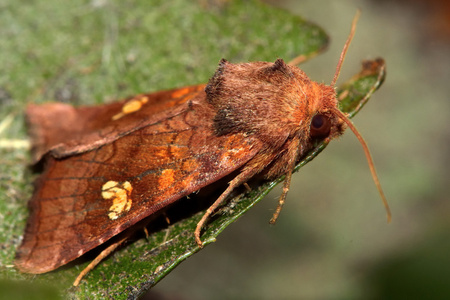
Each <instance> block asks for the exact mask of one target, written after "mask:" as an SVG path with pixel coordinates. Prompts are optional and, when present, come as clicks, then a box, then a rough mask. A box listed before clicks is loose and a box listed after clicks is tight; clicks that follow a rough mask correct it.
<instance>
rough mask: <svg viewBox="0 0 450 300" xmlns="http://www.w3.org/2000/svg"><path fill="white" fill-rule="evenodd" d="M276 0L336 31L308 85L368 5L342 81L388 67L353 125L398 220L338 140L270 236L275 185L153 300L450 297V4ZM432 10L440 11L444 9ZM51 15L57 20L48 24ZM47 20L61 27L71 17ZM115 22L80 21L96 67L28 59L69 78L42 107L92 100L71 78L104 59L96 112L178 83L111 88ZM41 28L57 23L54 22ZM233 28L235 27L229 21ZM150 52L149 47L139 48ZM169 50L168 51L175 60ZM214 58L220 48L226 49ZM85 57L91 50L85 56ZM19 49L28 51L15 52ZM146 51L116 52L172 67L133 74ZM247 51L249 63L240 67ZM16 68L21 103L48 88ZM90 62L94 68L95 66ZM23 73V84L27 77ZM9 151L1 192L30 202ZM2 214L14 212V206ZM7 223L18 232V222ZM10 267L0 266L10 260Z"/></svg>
mask: <svg viewBox="0 0 450 300" xmlns="http://www.w3.org/2000/svg"><path fill="white" fill-rule="evenodd" d="M107 2H108V1H106V0H97V1H92V2H90V3H89V5H85V6H76V5H75V4H74V5H73V6H71V5H70V4H64V5H66V6H67V9H68V10H71V11H72V13H74V14H75V15H77V14H78V15H79V16H80V18H81V16H89V14H90V11H89V10H90V9H96V7H101V6H102V5H105V3H107ZM203 2H205V3H208V2H210V1H203ZM272 2H274V3H273V4H274V5H277V6H281V7H284V8H285V9H287V10H289V11H291V12H292V13H293V14H298V15H301V16H302V17H304V18H306V19H308V20H310V21H313V22H315V23H317V24H318V25H319V26H321V27H322V28H324V29H325V30H326V31H327V32H328V34H329V36H330V37H331V43H330V47H329V49H328V51H326V52H325V53H324V54H322V55H320V56H318V57H316V58H314V59H313V60H311V61H309V62H307V63H305V64H303V65H302V66H301V67H302V69H303V70H304V71H305V72H306V73H307V74H309V76H310V77H311V78H312V79H313V80H316V81H322V82H325V83H329V82H330V81H331V79H332V77H333V74H334V70H335V66H336V62H337V59H338V56H339V54H340V52H341V49H342V46H343V44H344V41H345V39H346V37H347V35H348V31H349V27H350V23H351V20H352V18H353V16H354V14H355V11H356V9H357V8H361V9H362V16H361V19H360V21H359V23H358V28H357V33H356V36H355V38H354V40H353V43H352V45H351V47H350V50H349V52H348V55H347V59H346V61H345V64H344V68H343V70H342V73H341V77H340V78H341V79H342V80H345V79H347V78H349V77H350V76H351V75H353V74H355V73H356V72H357V71H358V70H359V68H360V62H361V60H363V59H369V58H375V57H378V56H380V57H383V58H384V59H385V60H386V63H387V72H388V75H387V80H386V81H385V83H384V85H383V86H382V88H381V89H380V90H379V91H377V92H376V93H375V95H374V97H373V99H372V100H371V101H370V102H369V104H368V105H367V106H366V107H365V109H364V110H363V111H362V112H361V113H360V114H359V115H358V116H356V117H355V119H353V121H354V123H355V124H356V126H357V127H358V129H359V130H360V132H361V133H362V134H363V136H364V137H365V139H366V141H367V142H368V144H369V146H370V148H371V151H372V154H373V156H374V160H375V163H376V167H377V170H378V173H379V177H380V179H381V183H382V185H383V187H384V190H385V192H386V194H387V197H388V199H389V202H390V205H391V209H392V213H393V221H392V223H391V224H386V221H385V215H384V210H383V207H382V204H381V201H380V199H379V196H378V194H377V191H376V189H375V186H374V184H373V182H372V179H371V176H370V173H369V170H368V167H367V163H366V161H365V158H364V154H363V152H362V150H361V147H360V145H359V144H358V142H357V140H356V138H355V137H354V136H353V135H352V134H351V133H350V132H348V133H346V134H345V135H344V136H343V137H342V138H341V139H340V140H339V141H334V142H332V143H331V144H330V146H329V147H328V148H327V149H326V151H324V152H323V153H322V154H321V155H320V157H319V158H317V159H315V160H314V161H313V162H312V163H310V164H308V165H307V166H306V167H304V168H303V169H302V170H301V171H300V172H299V173H296V174H294V176H293V182H292V185H291V191H290V193H289V196H288V199H287V203H286V205H285V208H284V210H283V212H282V214H281V216H280V218H279V220H278V222H277V224H276V225H275V226H269V225H268V220H269V219H270V217H271V215H272V212H273V210H274V209H275V207H276V203H277V200H278V196H279V194H280V190H279V189H276V190H275V191H274V192H272V193H271V194H270V195H269V196H267V197H266V199H264V200H263V201H261V202H260V203H259V204H258V205H257V206H256V207H255V208H254V209H252V210H251V211H250V212H249V213H247V214H246V215H245V216H244V217H243V218H241V219H240V220H239V221H238V222H236V223H235V224H233V225H232V226H230V227H229V228H228V229H227V230H225V232H224V233H223V234H222V235H221V236H220V237H219V238H218V240H217V242H216V243H214V244H212V245H210V246H208V247H206V248H205V249H204V250H202V251H201V252H200V253H198V254H196V255H194V256H193V257H192V258H190V259H188V260H187V261H185V262H184V263H182V264H181V265H180V266H179V267H178V268H177V269H176V270H175V271H173V272H172V273H171V274H170V275H169V276H167V277H166V278H165V279H164V280H163V281H162V282H161V283H159V284H158V285H157V286H156V287H154V288H153V289H152V290H151V292H150V293H149V295H148V297H149V298H150V297H151V298H152V299H155V298H163V299H212V298H214V299H230V298H233V299H239V298H240V299H252V298H253V299H370V298H372V299H380V298H383V299H388V298H391V299H401V298H407V297H408V296H410V297H412V296H414V298H427V299H430V298H432V299H439V298H442V299H448V298H449V296H450V255H449V254H450V245H449V244H450V242H449V241H448V232H449V230H450V222H449V215H450V204H449V201H448V200H449V199H448V198H449V196H447V194H448V193H447V185H448V183H449V171H448V165H449V163H448V153H449V152H450V151H449V138H450V132H449V131H450V129H449V127H448V126H446V125H445V124H446V121H447V118H448V116H449V112H450V107H449V106H450V105H449V101H448V99H449V96H448V95H449V92H450V87H449V84H448V82H449V78H450V76H449V75H450V56H449V55H448V53H450V51H449V50H450V36H449V34H448V33H449V31H446V30H448V29H446V28H447V27H446V24H447V23H446V20H447V19H446V15H445V14H444V13H443V12H445V11H446V10H445V9H446V7H444V6H437V7H438V8H437V10H436V12H435V11H433V10H432V9H433V7H434V6H432V5H431V4H429V5H427V9H424V8H423V7H420V6H415V5H412V3H411V2H407V1H405V2H402V1H396V2H394V1H392V2H389V1H385V2H379V1H378V2H377V1H368V0H367V1H362V0H360V1H357V0H355V1H350V0H341V1H331V0H322V1H311V0H309V1H282V0H279V1H272ZM416 2H419V1H416ZM416 2H414V3H416ZM10 3H11V2H10V1H6V0H1V1H0V9H2V8H5V7H7V6H8V8H11V5H10ZM36 3H39V1H36ZM42 3H44V1H42ZM430 3H433V5H439V2H438V1H434V2H430ZM435 3H437V4H435ZM442 3H445V1H442ZM30 4H32V5H30ZM55 5H56V4H55ZM61 5H62V4H61ZM37 6H39V5H37ZM37 6H36V5H35V2H33V1H19V2H17V6H14V9H16V10H17V12H14V11H12V12H11V14H10V15H9V18H10V19H8V18H6V17H5V16H7V14H4V15H3V16H4V18H3V20H2V22H4V23H3V24H10V25H11V27H10V28H9V27H8V29H9V30H10V31H9V32H10V33H11V34H14V33H20V32H21V28H20V26H21V24H22V25H23V26H24V27H27V26H30V24H28V23H27V22H35V20H36V19H35V18H31V17H30V16H32V15H33V14H35V13H36V12H35V11H33V8H36V7H37ZM143 13H144V12H143ZM145 13H154V14H164V13H168V12H165V11H159V12H158V11H149V12H145ZM190 13H192V12H188V11H186V12H183V14H187V15H189V14H190ZM17 16H22V17H23V18H24V20H23V21H21V20H16V19H15V18H16V17H17ZM53 17H55V16H51V18H53ZM60 17H61V18H64V15H63V14H61V15H60ZM196 17H198V15H196ZM41 18H46V16H41ZM447 18H448V17H447ZM49 20H50V16H49ZM19 21H20V22H19ZM51 21H53V23H57V24H64V20H56V21H55V20H51ZM21 22H24V23H21ZM114 22H115V21H114V18H113V17H112V16H111V15H109V14H107V13H105V14H104V19H103V22H102V23H101V24H96V23H89V22H86V21H85V22H83V23H82V24H83V25H82V26H83V28H80V29H79V30H81V31H83V30H84V31H90V30H92V31H93V32H98V33H95V34H93V36H97V38H98V41H99V49H101V51H103V52H102V62H98V61H96V60H95V56H93V58H92V61H91V62H90V64H87V65H85V66H77V67H76V68H74V67H73V66H72V65H71V63H72V62H71V61H58V59H59V57H60V56H61V55H52V52H51V51H50V52H48V53H47V52H44V53H37V54H36V53H33V52H30V53H29V56H30V59H31V60H30V61H33V60H32V59H33V55H37V56H39V57H41V56H40V55H45V56H46V57H45V59H43V60H42V61H43V62H45V61H46V60H47V61H52V62H53V66H51V65H46V64H44V63H43V64H42V65H41V66H39V67H40V68H42V69H44V70H45V68H55V67H59V68H61V74H62V76H59V77H57V80H59V81H60V82H57V83H55V82H50V83H47V84H48V86H50V87H52V86H56V87H58V88H57V89H56V90H50V91H49V90H48V89H45V87H44V88H43V89H44V91H45V92H46V93H47V94H44V95H40V94H39V93H40V92H41V91H36V94H39V95H40V96H39V97H41V98H40V99H42V98H45V97H50V96H53V95H59V96H58V98H60V100H61V99H62V100H64V99H66V98H68V99H71V101H74V100H75V101H77V97H76V95H75V96H74V95H70V92H71V91H73V90H76V91H77V93H78V95H81V97H83V96H85V95H86V94H87V93H88V91H85V90H83V87H84V86H85V85H84V83H79V82H74V81H73V80H72V79H71V78H72V77H74V76H77V74H79V73H80V72H81V73H82V72H86V73H85V74H88V75H86V76H83V79H81V80H86V81H89V80H91V78H90V75H89V74H90V73H89V72H90V70H89V68H90V67H92V66H94V67H96V64H97V63H98V64H105V63H109V62H112V63H111V65H113V66H115V70H111V69H108V71H109V72H110V73H109V76H108V78H109V79H108V81H105V82H102V83H101V84H102V87H101V88H99V89H97V90H96V91H97V93H98V94H95V95H90V97H91V98H92V99H94V100H95V101H98V102H101V101H103V100H105V99H113V98H115V97H116V96H118V95H119V96H126V95H129V94H133V93H136V91H145V90H148V88H146V86H148V84H151V86H152V87H157V88H168V87H172V86H177V85H179V84H178V83H177V82H175V78H177V77H176V75H177V76H178V75H179V74H175V75H171V74H170V73H167V74H152V73H150V72H148V74H146V72H140V73H139V74H141V76H142V78H135V77H134V78H135V80H136V82H131V83H130V82H127V85H124V86H123V88H122V90H119V91H118V92H117V91H116V89H117V85H118V84H120V83H122V81H124V80H123V78H122V70H124V69H125V67H124V66H122V65H121V63H122V62H118V61H116V60H115V57H114V52H112V50H111V49H112V48H109V47H108V43H107V41H114V38H115V37H114V33H115V26H116V24H115V23H114ZM44 24H46V25H45V26H51V24H52V22H49V23H48V24H47V23H45V22H44ZM104 24H107V25H108V26H106V27H107V30H105V28H103V27H102V26H103V25H104ZM177 25H178V26H182V24H177ZM31 26H33V24H31ZM130 26H131V27H132V24H131V25H130ZM147 26H149V27H151V26H155V24H147ZM183 30H187V29H186V28H180V35H181V32H184V31H183ZM230 31H231V32H232V31H233V28H232V24H230ZM9 38H10V37H9V36H7V35H5V36H2V37H1V38H0V43H3V44H4V45H10V44H8V43H7V42H8V39H9ZM55 39H56V40H53V41H51V44H52V45H53V47H54V48H53V50H52V51H53V52H54V51H57V49H58V45H65V43H67V42H68V41H70V39H71V37H70V34H68V35H67V36H64V35H60V36H57V37H55ZM102 41H106V43H105V44H104V43H103V42H102ZM174 41H180V45H176V46H177V47H187V48H186V51H198V48H201V45H198V46H195V45H184V44H183V43H182V41H183V39H182V36H181V37H180V36H178V37H167V38H166V40H165V41H162V42H161V43H167V44H169V43H171V42H174ZM90 42H92V41H89V40H85V41H81V43H86V45H87V44H88V43H90ZM144 42H147V41H144V40H143V43H144ZM24 43H25V44H26V43H29V44H27V45H26V46H24V48H27V47H30V46H29V45H33V44H34V45H36V51H38V52H39V51H43V50H42V49H44V50H45V45H46V43H49V41H45V40H41V39H40V37H39V36H33V35H31V36H27V40H26V41H24ZM272 43H273V45H274V47H279V48H280V49H282V47H283V45H277V41H276V40H274V41H272ZM25 44H24V45H25ZM163 48H164V47H160V48H158V49H163ZM169 48H170V47H168V50H167V51H168V55H170V52H171V50H170V49H169ZM218 48H219V49H220V45H218ZM86 49H90V47H88V46H86ZM8 50H9V51H12V50H14V49H8ZM17 51H18V52H20V51H21V49H17ZM76 51H79V53H75V54H73V55H74V56H75V57H76V56H77V55H78V56H82V55H86V56H88V55H90V54H89V53H83V44H82V45H81V47H79V48H78V49H77V50H76ZM99 51H100V50H99ZM143 51H164V50H153V49H142V47H140V45H135V47H134V48H133V47H132V48H131V51H130V52H129V53H121V55H122V56H123V57H126V59H125V60H124V62H125V63H126V64H129V65H127V66H126V68H127V69H128V70H133V69H135V68H141V69H142V68H143V67H145V65H146V64H150V63H154V64H160V63H161V64H164V63H166V62H158V61H156V62H150V61H148V62H147V61H146V62H142V61H140V62H139V64H134V61H135V60H136V58H137V59H139V58H140V53H141V52H143ZM236 51H237V50H236ZM279 53H282V50H280V51H279ZM218 55H219V56H220V53H218ZM245 55H246V54H242V56H243V57H245ZM143 57H146V56H143ZM14 59H15V57H14V56H11V57H9V56H8V57H5V56H2V54H1V53H0V61H1V64H2V71H1V72H0V82H2V84H3V83H5V82H9V81H13V80H14V79H15V78H19V79H20V80H21V81H20V82H21V84H22V85H23V86H24V89H23V91H22V90H16V91H14V96H15V97H17V98H20V99H26V100H27V101H33V100H35V98H36V97H37V96H36V95H30V94H25V91H27V87H28V88H29V87H30V86H32V87H35V86H40V83H39V82H38V83H36V81H40V80H41V81H42V82H43V83H45V82H46V80H48V78H45V72H43V73H44V77H39V78H37V76H33V75H34V74H33V73H32V72H33V70H35V69H36V65H23V66H22V68H21V69H19V70H20V74H19V73H11V72H9V70H10V69H12V70H17V68H9V66H12V65H15V64H19V63H20V64H23V62H16V61H14ZM190 59H191V58H189V57H188V56H186V57H180V58H179V59H178V60H176V61H175V62H172V63H171V64H170V63H169V64H167V66H164V67H167V68H172V67H177V66H178V65H187V66H188V68H187V70H192V69H195V68H196V67H197V66H198V65H200V64H202V63H203V62H202V57H198V58H197V60H196V61H192V60H190ZM261 59H264V58H261ZM85 61H88V62H89V59H87V60H85ZM75 62H76V61H75ZM65 67H68V68H67V70H68V71H67V70H64V68H65ZM42 69H41V71H42ZM100 69H101V67H100ZM209 69H210V68H204V67H203V69H202V71H201V72H196V71H192V72H189V71H188V72H187V73H186V75H185V77H186V79H185V81H184V82H185V83H186V84H187V83H197V82H202V81H204V80H205V78H203V74H202V72H203V73H207V72H210V70H209ZM51 72H54V70H52V71H51ZM51 72H50V71H49V74H50V73H51ZM23 74H28V76H26V77H25V79H24V77H23ZM39 74H40V73H39ZM39 76H41V74H40V75H39ZM52 80H54V79H52ZM149 82H150V83H149ZM78 84H79V87H77V88H75V89H74V87H73V85H78ZM158 85H159V86H158ZM152 89H153V88H152ZM68 93H69V94H68ZM78 100H79V99H78ZM0 101H2V110H3V111H2V116H5V115H7V114H8V113H10V112H12V113H13V114H16V115H15V116H17V113H20V112H17V105H16V104H15V103H14V100H13V99H12V98H11V97H10V96H9V95H8V86H1V87H0ZM3 135H4V136H2V137H8V138H13V137H20V138H23V137H24V135H23V126H22V125H21V122H13V123H12V125H11V126H10V127H9V128H8V131H7V132H6V134H5V133H3ZM1 154H2V158H1V163H2V164H3V165H4V166H5V165H7V164H11V170H13V171H12V173H10V174H2V175H1V178H0V179H1V182H0V183H1V184H2V188H4V190H5V191H6V192H5V193H6V196H7V197H8V198H11V199H15V200H14V201H24V200H23V199H26V198H27V197H28V196H29V194H30V192H31V186H24V187H23V190H22V191H20V192H19V194H17V193H18V192H17V189H9V188H8V186H9V184H10V183H11V182H13V181H20V180H21V178H22V176H23V174H22V173H21V172H24V171H23V169H24V167H25V165H23V166H20V167H19V168H16V167H12V165H15V164H17V161H20V162H23V161H25V158H24V157H23V156H24V155H25V154H23V153H22V152H18V154H17V152H16V153H12V152H11V151H4V150H2V152H1ZM18 156H19V157H18ZM21 170H22V171H21ZM0 205H7V206H8V205H10V207H14V206H15V204H14V203H13V204H8V203H0ZM22 213H23V212H22ZM11 215H14V211H11ZM0 217H1V220H0V222H6V221H7V220H8V222H10V221H9V219H8V217H9V216H8V215H1V216H0ZM10 227H11V228H13V227H14V224H11V226H10ZM7 228H8V227H7ZM15 238H18V237H15ZM2 267H5V264H4V263H3V262H2ZM6 267H7V266H6Z"/></svg>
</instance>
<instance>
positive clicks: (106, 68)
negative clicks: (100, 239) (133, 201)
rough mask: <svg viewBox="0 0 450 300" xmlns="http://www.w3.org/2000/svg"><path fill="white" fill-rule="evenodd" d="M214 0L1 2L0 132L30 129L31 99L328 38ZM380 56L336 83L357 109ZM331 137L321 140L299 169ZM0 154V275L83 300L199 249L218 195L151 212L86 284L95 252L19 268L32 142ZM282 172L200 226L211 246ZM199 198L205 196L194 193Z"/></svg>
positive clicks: (141, 82) (80, 92) (65, 96)
mask: <svg viewBox="0 0 450 300" xmlns="http://www.w3.org/2000/svg"><path fill="white" fill-rule="evenodd" d="M212 2H213V3H214V1H212ZM208 3H211V1H210V2H208V1H200V2H199V3H197V2H193V1H182V0H177V1H156V0H153V1H143V0H142V1H91V2H88V1H81V0H76V1H70V3H67V1H66V2H63V1H56V0H49V1H37V2H36V3H35V2H32V3H28V4H26V5H24V4H19V3H17V2H15V1H10V3H6V4H4V5H3V6H2V10H0V34H1V35H2V37H5V38H3V39H0V51H1V53H2V56H0V63H1V65H2V66H4V68H3V70H7V72H4V74H3V75H1V76H0V107H1V110H0V118H1V120H4V119H5V118H6V117H7V116H12V117H13V122H12V123H11V124H10V125H9V126H8V128H7V129H6V130H4V131H3V132H0V138H1V139H7V140H12V139H17V138H21V139H26V134H25V128H24V126H23V118H22V111H23V110H24V107H25V105H26V103H29V102H35V103H40V102H44V101H52V100H59V101H67V102H70V103H75V104H93V103H101V102H105V101H112V100H114V99H117V98H121V97H125V96H129V95H133V94H137V93H140V92H150V91H155V90H160V89H166V88H171V87H177V86H183V85H188V84H196V83H200V82H206V81H207V80H208V79H209V77H210V76H211V75H212V74H213V73H214V70H215V69H216V66H217V63H218V61H219V60H220V58H222V57H224V58H226V59H228V60H230V61H232V62H241V61H255V60H262V61H274V60H275V59H276V58H278V57H282V58H285V59H286V61H289V60H290V59H292V58H294V57H296V56H298V55H305V56H306V57H310V56H314V55H315V54H316V53H318V52H319V51H321V50H322V49H324V48H325V47H326V45H327V43H328V37H327V36H326V34H325V33H324V31H323V30H322V29H321V28H319V27H317V26H316V25H313V24H312V23H309V22H307V21H304V20H303V19H301V18H300V17H297V16H292V15H290V14H288V13H287V12H285V11H282V10H279V9H275V8H273V7H268V6H266V5H263V4H261V3H259V2H257V1H229V2H227V3H226V4H217V5H213V4H208ZM217 3H222V2H221V1H217ZM43 16H48V17H43ZM319 59H320V58H319ZM382 65H383V63H382V62H381V61H378V62H372V64H370V63H369V64H366V68H365V69H364V71H363V72H361V73H360V74H359V75H357V76H355V77H354V78H352V79H351V80H350V81H348V82H347V83H345V84H344V85H343V87H342V88H341V89H339V90H338V96H339V98H340V99H342V102H341V109H342V110H343V111H345V112H348V113H350V115H351V116H353V115H354V114H355V113H356V112H357V111H358V110H359V109H360V108H361V107H362V105H363V103H365V102H366V101H367V99H368V97H365V96H367V95H369V97H370V95H371V94H372V93H373V92H374V91H375V90H376V89H377V88H378V87H379V86H380V84H381V83H382V81H383V79H384V69H383V68H381V66H382ZM368 66H370V67H368ZM361 103H362V104H361ZM0 128H1V125H0ZM325 146H326V145H325V144H321V145H318V146H317V147H316V148H315V149H314V150H313V151H312V152H311V153H310V154H309V155H308V156H307V157H305V159H304V160H303V161H302V162H301V163H300V164H299V165H298V166H297V168H296V170H298V169H300V168H301V167H302V166H303V165H304V164H306V163H307V162H308V161H310V160H311V159H313V158H314V157H315V156H316V155H317V154H318V153H320V152H321V151H322V150H323V149H324V148H325ZM0 157H1V158H0V247H1V249H2V251H1V254H0V255H1V256H0V259H1V261H0V278H4V279H10V280H27V281H28V282H33V283H36V284H38V285H39V284H45V287H44V288H43V289H44V290H45V291H46V289H47V285H51V286H54V287H55V288H56V289H57V290H59V291H60V293H62V294H64V295H66V296H67V295H69V296H70V297H73V298H77V299H84V298H90V299H92V298H105V297H113V298H115V299H122V298H123V299H124V298H127V297H130V298H135V297H138V296H139V295H142V294H143V293H145V291H146V290H148V289H149V288H150V287H151V286H153V285H155V284H156V283H157V282H158V281H159V280H161V279H162V278H163V277H164V276H166V275H167V274H168V273H169V272H170V271H172V270H173V269H174V268H175V267H176V266H177V265H178V264H179V263H180V262H182V261H183V260H185V259H186V258H188V257H189V256H191V255H193V254H194V253H196V252H197V251H199V250H200V249H199V248H198V246H197V245H196V243H195V241H194V238H193V231H194V229H195V227H196V224H197V222H198V221H199V219H200V218H201V216H202V215H203V214H204V210H205V208H206V207H207V205H208V203H209V202H208V201H213V200H215V198H216V196H215V195H210V196H204V195H203V196H202V195H197V196H195V195H194V196H193V197H191V199H183V200H180V203H178V204H176V205H174V206H173V207H171V209H170V210H169V211H167V214H166V215H167V216H168V217H169V219H170V222H171V224H170V225H167V223H166V222H165V221H164V216H160V217H159V218H157V219H155V220H153V221H152V222H151V223H150V224H149V226H148V227H147V228H148V230H149V233H150V235H149V237H148V238H147V239H145V238H139V233H142V231H139V232H138V236H137V237H136V238H135V239H133V241H130V242H128V243H126V245H124V246H123V247H121V248H120V249H119V250H117V251H116V252H115V253H114V254H113V255H111V256H110V257H109V258H108V259H106V260H104V261H103V262H102V263H100V265H99V266H97V267H96V268H95V269H94V270H93V271H92V272H90V273H89V274H88V275H87V276H86V278H85V279H84V280H83V281H82V283H81V284H80V286H79V287H76V288H73V287H71V284H72V282H73V280H74V279H75V277H76V276H77V275H78V273H79V272H80V271H81V270H82V269H83V268H84V267H85V266H86V265H87V264H88V263H89V262H80V261H78V262H77V264H75V265H71V266H67V267H63V268H60V269H59V270H57V271H54V272H51V273H48V274H43V275H38V276H35V275H29V274H22V273H20V272H18V271H17V270H16V269H15V268H14V267H13V259H14V253H15V249H16V248H17V247H18V245H19V244H20V238H21V235H22V234H23V229H24V226H25V221H26V217H27V209H26V201H27V200H28V199H29V198H30V195H31V193H32V184H31V183H32V181H33V178H34V177H35V175H33V174H31V172H30V171H29V170H28V168H27V166H28V162H29V156H28V153H27V151H26V149H24V148H19V149H4V148H1V149H0ZM280 181H282V179H278V180H275V181H273V182H265V183H263V184H261V185H259V184H258V187H256V186H255V187H253V186H252V188H253V189H252V191H251V192H248V193H247V192H245V189H243V190H242V191H241V190H239V191H237V193H236V194H235V195H234V197H233V199H231V200H230V201H229V202H228V203H227V204H226V205H225V206H224V207H222V208H221V209H220V210H219V211H218V212H217V213H216V214H215V215H214V217H213V218H212V219H211V220H210V222H209V223H208V225H207V226H206V227H205V230H204V232H203V235H202V240H203V241H204V243H205V245H207V244H209V243H212V242H213V241H214V240H215V239H216V238H217V236H218V235H219V233H220V232H222V231H223V230H224V229H225V228H226V227H227V226H228V225H229V224H231V223H232V222H234V221H235V220H236V219H237V218H239V217H240V216H241V215H242V214H244V213H245V212H246V211H247V210H248V209H250V208H251V207H252V206H253V205H255V204H256V203H257V202H258V201H260V200H261V199H262V198H263V197H264V196H265V195H266V194H267V193H268V192H269V191H270V190H271V189H272V188H273V187H274V186H275V185H276V184H277V183H279V182H280ZM204 190H207V189H204ZM218 192H220V191H218ZM202 193H203V191H202ZM202 197H203V199H205V198H206V202H202V203H200V204H199V203H197V202H196V201H197V200H198V199H200V198H202ZM180 211H181V213H180ZM142 235H143V234H142ZM93 255H95V253H93ZM86 259H89V258H86ZM1 293H2V292H1V291H0V298H1Z"/></svg>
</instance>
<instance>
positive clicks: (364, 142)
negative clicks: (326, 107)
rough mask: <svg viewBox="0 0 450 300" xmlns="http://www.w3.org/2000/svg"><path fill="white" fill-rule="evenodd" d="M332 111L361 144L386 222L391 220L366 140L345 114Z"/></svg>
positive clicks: (335, 109) (337, 110) (335, 110)
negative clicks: (384, 212) (384, 210)
mask: <svg viewBox="0 0 450 300" xmlns="http://www.w3.org/2000/svg"><path fill="white" fill-rule="evenodd" d="M333 112H334V113H335V114H336V115H337V116H338V117H339V118H340V119H341V120H343V121H344V122H345V123H346V124H347V125H348V127H349V128H350V129H351V130H352V131H353V133H354V134H355V136H356V138H357V139H358V140H359V142H360V144H361V146H362V147H363V150H364V154H365V155H366V159H367V163H368V164H369V168H370V173H371V174H372V178H373V181H374V183H375V186H376V187H377V189H378V193H379V194H380V197H381V200H382V201H383V205H384V208H385V209H386V216H387V221H388V223H390V222H391V209H390V208H389V204H388V202H387V199H386V196H385V195H384V192H383V189H382V188H381V184H380V180H379V179H378V175H377V171H376V170H375V164H374V163H373V159H372V155H371V154H370V151H369V147H368V146H367V143H366V141H365V140H364V138H363V137H362V135H361V134H360V133H359V131H358V129H356V127H355V125H353V123H352V121H350V119H349V118H347V116H346V115H345V114H344V113H343V112H341V111H340V110H339V109H337V108H334V109H333Z"/></svg>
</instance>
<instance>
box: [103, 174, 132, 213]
mask: <svg viewBox="0 0 450 300" xmlns="http://www.w3.org/2000/svg"><path fill="white" fill-rule="evenodd" d="M132 191H133V187H132V186H131V183H129V182H128V181H125V182H117V181H112V180H110V181H108V182H107V183H105V184H104V185H103V186H102V197H103V199H105V200H112V205H111V207H110V208H109V213H108V217H109V218H110V219H111V220H115V219H117V218H118V217H120V215H122V214H123V213H125V212H127V211H129V210H130V208H131V204H132V202H133V201H132V200H131V192H132Z"/></svg>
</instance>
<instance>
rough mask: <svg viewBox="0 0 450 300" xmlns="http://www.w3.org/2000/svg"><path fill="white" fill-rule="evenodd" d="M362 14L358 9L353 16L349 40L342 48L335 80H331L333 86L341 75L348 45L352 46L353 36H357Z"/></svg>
mask: <svg viewBox="0 0 450 300" xmlns="http://www.w3.org/2000/svg"><path fill="white" fill-rule="evenodd" d="M360 15H361V10H360V9H358V10H357V11H356V14H355V16H354V17H353V21H352V27H351V29H350V34H349V35H348V38H347V41H346V42H345V44H344V48H343V49H342V52H341V56H340V57H339V61H338V64H337V66H336V72H335V73H334V77H333V81H331V84H330V85H331V86H335V85H336V81H337V79H338V77H339V73H341V67H342V64H343V63H344V59H345V55H346V54H347V50H348V47H349V46H350V43H351V42H352V39H353V37H354V36H355V31H356V23H358V19H359V16H360Z"/></svg>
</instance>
